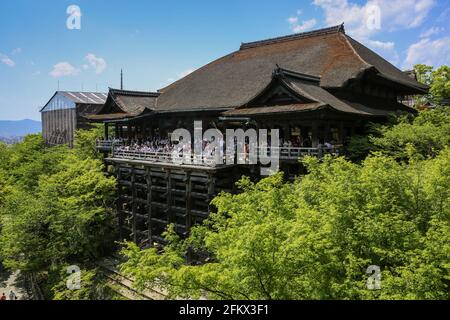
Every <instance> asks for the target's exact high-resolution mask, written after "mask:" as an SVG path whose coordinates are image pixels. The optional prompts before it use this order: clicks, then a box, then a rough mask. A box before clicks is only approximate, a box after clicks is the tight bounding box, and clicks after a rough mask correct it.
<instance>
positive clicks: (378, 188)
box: [123, 149, 450, 299]
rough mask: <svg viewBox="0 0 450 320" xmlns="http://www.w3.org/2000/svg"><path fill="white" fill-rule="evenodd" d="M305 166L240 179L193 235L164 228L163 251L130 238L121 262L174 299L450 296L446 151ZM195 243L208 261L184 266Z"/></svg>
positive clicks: (140, 281) (449, 155)
mask: <svg viewBox="0 0 450 320" xmlns="http://www.w3.org/2000/svg"><path fill="white" fill-rule="evenodd" d="M305 164H306V165H307V167H308V170H309V172H310V173H309V174H308V175H306V176H305V177H304V178H302V179H298V180H297V181H295V182H294V183H283V181H282V178H281V175H280V174H279V175H275V176H272V177H270V178H267V179H265V180H262V181H261V182H259V183H257V184H253V183H251V182H250V181H249V180H248V179H243V180H242V181H241V182H240V186H241V188H242V190H243V192H242V193H240V194H238V195H230V194H222V195H220V196H219V197H217V198H216V199H215V200H214V201H213V203H214V205H215V206H216V207H217V212H216V213H215V214H213V215H212V216H211V218H210V219H209V221H208V222H207V223H206V224H205V225H203V226H199V227H196V228H195V229H194V231H193V232H192V235H191V236H190V237H189V238H188V239H187V240H186V241H182V240H180V239H178V238H177V237H176V236H174V235H173V233H171V232H168V238H169V239H170V240H171V242H170V245H169V246H167V247H166V248H164V250H163V251H162V252H158V251H157V250H156V249H147V250H143V251H141V250H139V248H137V247H136V246H135V245H133V244H129V245H128V247H127V248H126V249H125V250H124V253H125V254H126V256H128V258H129V260H128V261H127V262H126V263H125V264H124V265H123V270H124V271H125V272H127V273H129V274H130V275H132V276H133V277H135V278H136V279H137V285H138V286H139V287H141V288H142V287H145V286H148V285H153V286H154V285H157V286H164V287H166V288H168V289H169V292H170V294H171V295H170V296H171V297H175V296H177V297H196V298H198V297H199V296H201V295H207V296H208V298H216V299H221V298H225V299H370V298H381V299H432V298H436V299H448V298H450V290H449V284H450V278H449V276H450V265H449V262H450V150H449V149H445V150H444V151H442V152H441V153H440V154H439V156H437V157H436V158H435V159H429V160H413V159H411V162H410V163H409V164H400V163H398V162H396V161H395V160H394V159H392V158H390V157H386V156H382V155H374V156H371V157H368V158H367V159H366V160H365V161H364V162H363V163H362V164H360V165H358V164H353V163H350V162H348V161H346V160H344V159H343V158H337V159H333V158H331V157H328V158H326V159H324V160H323V161H322V162H319V161H318V160H317V159H313V158H309V159H306V160H305ZM188 248H194V250H196V251H199V252H204V251H208V252H209V253H210V254H211V261H210V262H209V263H205V264H202V265H187V264H185V259H184V257H185V255H186V252H187V249H188ZM370 265H378V266H380V267H381V270H382V289H381V290H376V291H371V290H368V289H367V288H366V281H367V274H366V268H367V267H368V266H370Z"/></svg>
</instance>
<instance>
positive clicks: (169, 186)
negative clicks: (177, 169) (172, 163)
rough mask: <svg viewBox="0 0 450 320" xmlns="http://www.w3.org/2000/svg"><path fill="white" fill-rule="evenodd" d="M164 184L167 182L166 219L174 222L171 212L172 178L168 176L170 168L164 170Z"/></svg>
mask: <svg viewBox="0 0 450 320" xmlns="http://www.w3.org/2000/svg"><path fill="white" fill-rule="evenodd" d="M166 184H167V209H166V210H167V221H168V222H169V223H174V222H175V221H174V220H175V219H174V217H173V213H172V178H171V177H170V169H167V172H166Z"/></svg>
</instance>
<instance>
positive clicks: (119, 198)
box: [116, 167, 124, 240]
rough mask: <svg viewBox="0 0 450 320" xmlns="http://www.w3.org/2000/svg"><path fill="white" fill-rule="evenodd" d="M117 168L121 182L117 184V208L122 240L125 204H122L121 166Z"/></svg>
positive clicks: (118, 179) (121, 238) (118, 178)
mask: <svg viewBox="0 0 450 320" xmlns="http://www.w3.org/2000/svg"><path fill="white" fill-rule="evenodd" d="M116 170H117V181H118V182H119V184H118V186H117V206H116V210H117V220H118V222H119V237H120V240H123V239H124V235H123V213H122V210H123V208H122V207H123V205H122V194H121V193H122V187H121V185H120V179H121V175H120V167H116Z"/></svg>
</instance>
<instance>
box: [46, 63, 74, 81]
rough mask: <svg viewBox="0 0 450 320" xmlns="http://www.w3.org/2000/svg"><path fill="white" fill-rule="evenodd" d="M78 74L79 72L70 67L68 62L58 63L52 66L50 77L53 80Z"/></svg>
mask: <svg viewBox="0 0 450 320" xmlns="http://www.w3.org/2000/svg"><path fill="white" fill-rule="evenodd" d="M79 73H80V70H79V69H77V68H75V67H74V66H72V65H71V64H70V63H68V62H59V63H57V64H55V65H54V66H53V70H52V71H51V72H50V75H51V76H52V77H54V78H60V77H67V76H75V75H77V74H79Z"/></svg>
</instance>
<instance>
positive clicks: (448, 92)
mask: <svg viewBox="0 0 450 320" xmlns="http://www.w3.org/2000/svg"><path fill="white" fill-rule="evenodd" d="M432 77H433V81H432V84H431V88H430V93H431V95H432V97H433V101H434V102H435V103H437V104H441V103H442V101H443V100H444V99H446V100H448V99H450V67H449V66H442V67H440V68H438V69H437V70H435V71H433V73H432Z"/></svg>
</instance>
